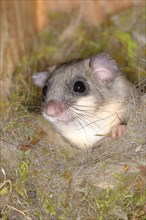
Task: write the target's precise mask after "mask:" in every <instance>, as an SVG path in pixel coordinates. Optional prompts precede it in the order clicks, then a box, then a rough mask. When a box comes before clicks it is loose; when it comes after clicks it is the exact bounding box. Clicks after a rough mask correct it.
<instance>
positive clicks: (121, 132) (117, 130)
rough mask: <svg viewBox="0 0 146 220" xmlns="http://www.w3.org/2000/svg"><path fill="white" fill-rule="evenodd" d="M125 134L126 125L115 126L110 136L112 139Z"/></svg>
mask: <svg viewBox="0 0 146 220" xmlns="http://www.w3.org/2000/svg"><path fill="white" fill-rule="evenodd" d="M125 133H126V125H116V126H115V127H113V128H112V131H111V136H112V138H113V139H117V138H120V137H122V136H123V135H124V134H125Z"/></svg>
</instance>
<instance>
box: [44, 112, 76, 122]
mask: <svg viewBox="0 0 146 220" xmlns="http://www.w3.org/2000/svg"><path fill="white" fill-rule="evenodd" d="M43 116H44V117H45V118H46V119H47V120H48V121H50V122H52V123H63V124H68V123H70V122H72V121H74V117H73V116H70V115H69V114H68V113H67V111H65V112H63V113H62V114H61V115H60V116H57V117H51V116H49V115H47V114H46V113H45V112H43Z"/></svg>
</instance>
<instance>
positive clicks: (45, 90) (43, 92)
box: [42, 85, 48, 96]
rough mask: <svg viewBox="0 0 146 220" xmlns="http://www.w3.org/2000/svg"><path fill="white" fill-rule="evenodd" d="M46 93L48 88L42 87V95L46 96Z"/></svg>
mask: <svg viewBox="0 0 146 220" xmlns="http://www.w3.org/2000/svg"><path fill="white" fill-rule="evenodd" d="M47 91H48V86H47V85H45V86H44V87H43V90H42V94H43V96H46V94H47Z"/></svg>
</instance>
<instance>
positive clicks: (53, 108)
mask: <svg viewBox="0 0 146 220" xmlns="http://www.w3.org/2000/svg"><path fill="white" fill-rule="evenodd" d="M64 110H65V109H64V106H63V104H61V103H59V102H57V101H54V100H51V101H49V102H48V103H47V106H46V108H45V113H46V114H47V115H48V116H50V117H59V116H60V115H61V114H62V113H63V111H64Z"/></svg>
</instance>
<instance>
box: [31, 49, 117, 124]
mask: <svg viewBox="0 0 146 220" xmlns="http://www.w3.org/2000/svg"><path fill="white" fill-rule="evenodd" d="M118 75H119V71H118V67H117V64H116V62H115V61H114V60H113V59H112V58H111V57H110V56H109V55H108V54H106V53H101V54H96V55H94V56H92V57H91V58H89V59H80V60H74V61H71V62H68V63H65V64H61V65H58V66H53V67H50V68H48V69H47V71H45V72H39V73H35V74H34V75H33V76H32V80H33V83H34V84H35V85H37V86H38V87H40V88H41V89H42V106H43V112H44V114H45V115H46V116H47V117H48V119H49V120H50V119H51V120H60V121H70V120H74V118H75V117H76V114H75V113H74V114H72V115H71V114H69V112H71V111H72V110H73V109H75V108H76V110H77V109H78V110H80V111H81V110H85V109H87V108H88V109H89V107H90V108H92V111H95V109H96V108H97V106H100V105H101V104H102V103H103V102H104V100H105V98H106V94H107V95H108V93H109V85H110V87H111V85H112V84H113V83H114V81H115V79H116V77H117V76H118ZM64 113H65V114H64Z"/></svg>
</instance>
